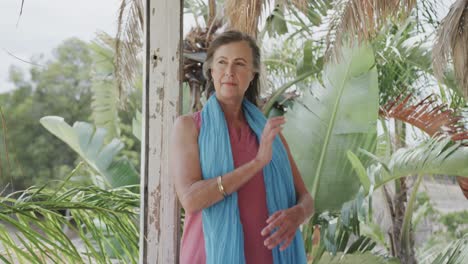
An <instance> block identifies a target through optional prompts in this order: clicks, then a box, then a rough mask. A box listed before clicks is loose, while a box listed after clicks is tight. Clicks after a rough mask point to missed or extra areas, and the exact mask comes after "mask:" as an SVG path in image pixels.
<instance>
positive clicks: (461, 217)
mask: <svg viewBox="0 0 468 264" xmlns="http://www.w3.org/2000/svg"><path fill="white" fill-rule="evenodd" d="M440 222H441V223H442V224H444V225H445V226H446V228H447V232H448V233H449V234H450V236H451V237H453V238H456V239H459V238H462V237H463V235H464V234H468V211H466V210H464V211H461V212H453V213H448V214H445V215H442V216H441V217H440Z"/></svg>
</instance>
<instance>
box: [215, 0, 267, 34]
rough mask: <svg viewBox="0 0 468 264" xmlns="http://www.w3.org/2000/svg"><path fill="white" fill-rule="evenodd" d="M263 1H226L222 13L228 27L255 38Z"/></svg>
mask: <svg viewBox="0 0 468 264" xmlns="http://www.w3.org/2000/svg"><path fill="white" fill-rule="evenodd" d="M265 2H267V1H265V0H254V1H252V0H226V2H225V7H224V13H225V16H226V18H227V20H228V27H229V28H231V29H236V30H239V31H242V32H245V33H247V34H249V35H251V36H253V37H256V36H257V31H258V21H259V18H260V16H261V14H262V7H263V6H264V5H265Z"/></svg>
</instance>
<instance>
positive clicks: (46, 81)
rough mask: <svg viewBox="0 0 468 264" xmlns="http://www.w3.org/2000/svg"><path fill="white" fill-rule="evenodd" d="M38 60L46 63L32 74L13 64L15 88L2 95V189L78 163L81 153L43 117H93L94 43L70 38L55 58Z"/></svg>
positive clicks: (57, 173)
mask: <svg viewBox="0 0 468 264" xmlns="http://www.w3.org/2000/svg"><path fill="white" fill-rule="evenodd" d="M33 60H34V59H33ZM35 60H38V61H36V62H37V64H38V65H39V64H40V65H44V66H43V67H41V66H32V67H31V68H30V70H29V73H30V78H27V77H26V76H25V73H24V72H23V71H22V70H21V69H19V68H18V67H14V66H12V67H11V68H10V81H11V82H12V83H13V84H14V86H15V89H14V90H13V91H11V92H8V93H5V94H0V105H1V107H2V110H3V113H4V115H5V125H6V129H7V130H5V129H2V130H1V131H0V138H1V139H2V143H1V144H0V147H1V148H0V158H1V160H0V165H1V168H0V170H1V171H0V172H1V177H0V192H1V191H2V190H3V189H5V188H6V189H5V191H6V192H11V191H13V190H21V189H24V188H27V187H29V186H31V185H32V184H42V183H45V182H48V181H51V180H52V179H57V178H63V177H64V175H66V172H67V171H69V170H70V169H71V168H73V167H74V163H75V161H76V155H75V154H74V153H73V151H72V150H71V149H70V148H69V147H67V146H66V145H65V144H63V142H61V141H60V140H58V139H57V138H55V137H54V136H53V135H52V134H50V133H49V132H48V131H46V130H45V129H44V128H43V127H42V126H41V125H40V124H39V119H40V118H41V117H43V116H46V115H59V116H62V117H64V118H65V120H67V121H69V122H74V121H77V120H80V121H88V120H89V119H90V116H91V97H92V93H91V66H92V53H91V50H90V48H89V44H87V43H86V42H84V41H82V40H79V39H76V38H72V39H68V40H65V41H64V42H63V43H62V44H60V45H59V46H58V47H57V48H56V49H55V50H54V51H53V57H52V58H51V59H50V60H47V61H43V59H42V58H39V59H35ZM3 139H5V140H3ZM5 142H6V144H7V147H8V154H9V155H8V158H7V155H6V148H5V145H4V144H5ZM6 186H8V187H6Z"/></svg>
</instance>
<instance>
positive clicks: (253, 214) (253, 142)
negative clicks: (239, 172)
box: [180, 112, 273, 264]
mask: <svg viewBox="0 0 468 264" xmlns="http://www.w3.org/2000/svg"><path fill="white" fill-rule="evenodd" d="M193 119H194V121H195V122H196V124H197V128H198V130H200V126H201V122H202V120H201V114H200V112H196V113H194V114H193ZM228 130H229V138H230V141H231V148H232V156H233V159H234V167H236V168H237V167H239V166H242V165H243V164H245V163H247V162H249V161H251V160H252V159H254V158H255V155H256V154H257V151H258V142H257V137H256V135H255V133H254V132H253V131H252V130H251V129H250V127H249V125H248V124H247V123H244V124H243V125H242V127H241V129H240V133H239V132H238V131H236V129H233V128H232V127H231V126H230V125H229V124H228ZM237 195H238V204H239V211H240V219H241V223H242V229H243V231H244V253H245V260H246V263H247V264H262V263H268V264H271V263H273V256H272V254H271V251H270V250H269V249H268V248H267V247H265V246H264V245H263V241H264V239H265V238H264V237H263V236H262V235H261V234H260V232H261V230H262V229H263V228H264V227H265V226H266V220H267V218H268V209H267V204H266V192H265V183H264V182H263V171H262V170H260V171H259V172H258V173H257V174H255V176H254V177H253V178H252V179H250V181H248V182H247V183H246V184H244V185H243V186H242V187H241V188H240V189H239V190H238V191H237ZM220 221H222V220H221V219H220ZM180 263H181V264H187V263H194V264H204V263H206V253H205V240H204V238H203V228H202V213H201V211H200V212H196V213H193V214H188V213H186V214H185V222H184V234H183V236H182V242H181V249H180Z"/></svg>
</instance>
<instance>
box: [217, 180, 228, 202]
mask: <svg viewBox="0 0 468 264" xmlns="http://www.w3.org/2000/svg"><path fill="white" fill-rule="evenodd" d="M218 190H219V192H220V193H221V194H222V195H223V197H226V196H227V193H226V192H225V191H224V186H223V183H222V181H221V176H218Z"/></svg>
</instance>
